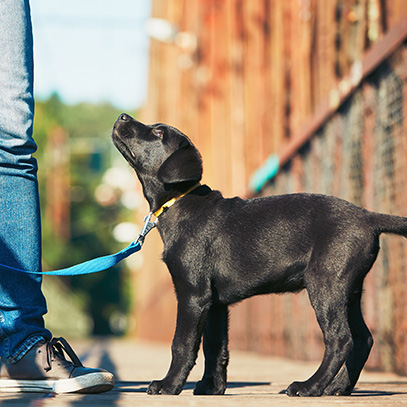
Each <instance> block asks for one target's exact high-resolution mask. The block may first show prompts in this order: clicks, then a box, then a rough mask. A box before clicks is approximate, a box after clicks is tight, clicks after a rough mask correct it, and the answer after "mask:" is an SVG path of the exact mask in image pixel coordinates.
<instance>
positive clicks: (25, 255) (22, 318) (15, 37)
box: [0, 0, 51, 361]
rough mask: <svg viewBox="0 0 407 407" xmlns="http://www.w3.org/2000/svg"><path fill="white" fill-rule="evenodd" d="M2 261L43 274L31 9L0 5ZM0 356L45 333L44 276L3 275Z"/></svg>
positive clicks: (16, 352) (12, 355)
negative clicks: (33, 126)
mask: <svg viewBox="0 0 407 407" xmlns="http://www.w3.org/2000/svg"><path fill="white" fill-rule="evenodd" d="M0 27H2V29H1V30H0V49H1V52H2V58H1V59H0V95H1V97H0V258H1V263H3V264H6V265H9V266H13V267H18V268H23V269H30V270H33V269H34V270H35V269H36V270H40V268H41V225H40V210H39V199H38V184H37V176H36V174H37V163H36V160H35V158H33V156H32V154H33V153H34V152H35V150H36V145H35V142H34V140H33V138H32V125H33V115H34V98H33V39H32V28H31V18H30V8H29V3H28V0H27V1H23V0H17V1H16V0H3V1H1V2H0ZM0 294H1V295H0V356H1V357H3V358H6V359H9V360H10V359H11V360H14V361H18V360H19V359H20V358H21V357H22V356H24V354H25V353H26V352H27V351H28V350H29V349H30V348H31V347H32V346H33V345H34V344H35V343H37V342H38V341H40V340H43V339H51V334H50V332H49V331H48V330H46V329H45V328H44V322H43V315H44V314H45V313H46V303H45V298H44V296H43V294H42V291H41V276H36V275H25V274H23V273H13V272H10V271H6V270H1V269H0Z"/></svg>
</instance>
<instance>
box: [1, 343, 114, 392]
mask: <svg viewBox="0 0 407 407" xmlns="http://www.w3.org/2000/svg"><path fill="white" fill-rule="evenodd" d="M65 354H66V355H67V356H69V358H70V359H71V361H69V360H67V359H65ZM113 387H114V376H113V374H112V373H110V372H107V371H106V370H103V369H90V368H87V367H84V366H83V365H82V363H81V362H80V360H79V358H78V356H76V354H75V352H74V351H73V349H72V348H71V347H70V346H69V344H68V342H67V341H66V340H65V339H64V338H54V339H52V340H51V341H49V342H40V343H38V344H37V345H35V346H34V347H33V348H32V349H30V351H29V352H27V354H26V355H25V356H24V357H23V358H22V359H20V360H19V361H18V362H17V363H9V362H8V361H6V360H5V359H3V358H1V360H0V392H36V393H71V392H79V393H102V392H105V391H109V390H111V389H113Z"/></svg>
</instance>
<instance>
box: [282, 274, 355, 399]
mask: <svg viewBox="0 0 407 407" xmlns="http://www.w3.org/2000/svg"><path fill="white" fill-rule="evenodd" d="M323 278H326V279H327V280H328V279H329V278H330V276H329V275H325V276H323ZM323 278H321V276H319V277H318V278H317V279H316V280H314V281H313V283H312V284H309V285H308V286H307V290H308V294H309V297H310V300H311V304H312V306H313V308H314V310H315V314H316V316H317V320H318V323H319V326H320V327H321V330H322V333H323V337H324V345H325V353H324V357H323V359H322V362H321V365H320V366H319V368H318V370H317V371H316V372H315V374H314V375H313V376H311V377H310V378H309V379H308V380H306V381H305V382H294V383H292V384H291V385H290V386H289V387H288V389H287V394H288V395H289V396H308V397H309V396H321V395H322V394H323V392H324V390H325V388H326V387H327V386H328V385H329V383H330V382H331V381H332V380H333V378H334V377H335V376H336V375H337V373H338V372H339V370H340V368H341V367H342V366H343V365H344V363H345V361H346V359H347V358H348V356H349V353H350V352H351V350H352V348H353V339H352V335H351V330H350V327H349V324H348V310H347V304H348V298H346V294H345V293H346V291H345V290H341V287H339V286H338V284H335V282H334V281H326V282H325V284H324V282H323V281H322V280H323ZM342 289H343V287H342Z"/></svg>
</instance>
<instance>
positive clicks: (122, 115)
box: [119, 113, 131, 122]
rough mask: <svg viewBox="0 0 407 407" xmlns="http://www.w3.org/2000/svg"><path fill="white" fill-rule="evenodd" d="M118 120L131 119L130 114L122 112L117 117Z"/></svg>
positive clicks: (125, 120) (126, 120)
mask: <svg viewBox="0 0 407 407" xmlns="http://www.w3.org/2000/svg"><path fill="white" fill-rule="evenodd" d="M119 120H121V121H122V122H128V121H129V120H131V116H129V115H128V114H126V113H122V114H121V115H120V117H119Z"/></svg>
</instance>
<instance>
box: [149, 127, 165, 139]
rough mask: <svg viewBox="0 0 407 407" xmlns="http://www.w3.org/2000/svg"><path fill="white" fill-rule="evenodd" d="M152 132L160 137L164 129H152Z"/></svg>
mask: <svg viewBox="0 0 407 407" xmlns="http://www.w3.org/2000/svg"><path fill="white" fill-rule="evenodd" d="M152 133H153V134H154V136H156V137H158V138H161V139H162V138H163V136H164V131H163V130H161V129H153V131H152Z"/></svg>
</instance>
